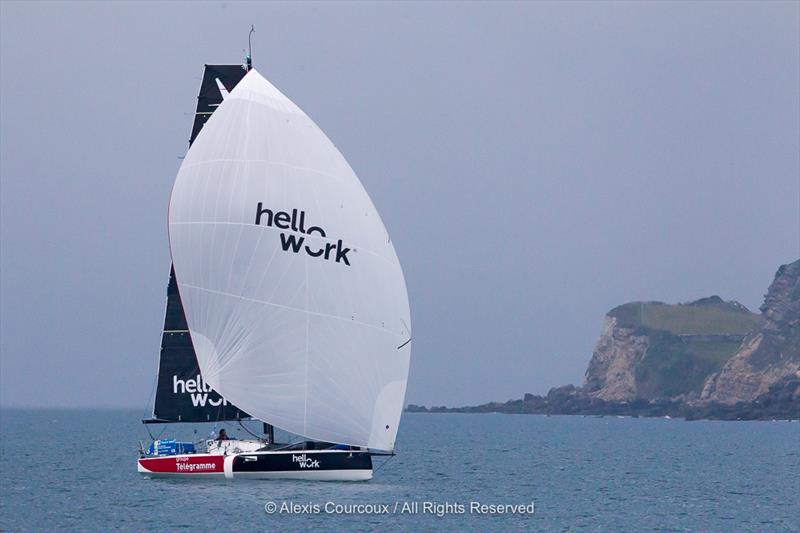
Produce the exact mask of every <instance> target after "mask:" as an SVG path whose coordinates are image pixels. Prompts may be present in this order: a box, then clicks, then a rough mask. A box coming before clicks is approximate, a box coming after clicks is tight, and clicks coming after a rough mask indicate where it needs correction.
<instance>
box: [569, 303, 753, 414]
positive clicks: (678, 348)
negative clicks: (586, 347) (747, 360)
mask: <svg viewBox="0 0 800 533" xmlns="http://www.w3.org/2000/svg"><path fill="white" fill-rule="evenodd" d="M757 322H758V315H756V314H754V313H751V312H750V311H749V310H748V309H747V308H746V307H744V306H743V305H741V304H740V303H738V302H733V301H731V302H726V301H724V300H722V298H720V297H719V296H710V297H708V298H702V299H700V300H696V301H694V302H690V303H686V304H678V305H670V304H665V303H663V302H631V303H628V304H624V305H621V306H619V307H616V308H614V309H612V310H611V311H609V312H608V314H607V315H606V317H605V322H604V325H603V332H602V334H601V335H600V339H599V340H598V342H597V345H596V346H595V349H594V352H593V354H592V359H591V361H590V362H589V367H588V369H587V370H586V378H585V381H584V386H583V392H585V393H587V394H589V395H591V396H593V397H595V398H599V399H602V400H605V401H610V402H620V401H632V400H635V399H658V398H672V399H675V398H679V399H682V400H688V399H694V398H697V397H698V396H699V395H700V392H701V391H702V388H703V384H704V383H705V381H706V379H707V378H708V377H709V376H710V375H712V374H713V373H715V372H717V371H719V370H720V369H721V368H722V366H723V365H724V364H725V362H726V361H728V359H729V358H730V357H732V356H733V354H734V353H736V350H737V348H738V347H739V345H740V343H741V342H742V340H743V339H744V337H745V335H746V334H747V333H748V332H749V331H750V330H751V329H752V328H753V327H755V325H756V324H757Z"/></svg>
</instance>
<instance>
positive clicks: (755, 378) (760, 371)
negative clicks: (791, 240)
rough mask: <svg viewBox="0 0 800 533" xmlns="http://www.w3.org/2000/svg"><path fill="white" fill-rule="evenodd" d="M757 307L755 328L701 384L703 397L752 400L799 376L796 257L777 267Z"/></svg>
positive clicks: (722, 400) (799, 263)
mask: <svg viewBox="0 0 800 533" xmlns="http://www.w3.org/2000/svg"><path fill="white" fill-rule="evenodd" d="M760 310H761V316H762V320H761V323H760V324H759V326H758V327H757V328H756V329H755V330H753V331H752V332H751V333H750V334H749V335H747V337H746V338H745V339H744V341H743V342H742V345H741V347H740V348H739V350H738V351H737V352H736V354H734V356H733V357H732V358H731V359H730V360H729V361H728V362H727V363H725V365H724V366H723V367H722V368H721V369H720V371H719V372H716V373H715V374H714V375H712V376H711V377H710V378H709V379H708V381H707V382H706V384H705V387H704V388H703V393H702V398H703V399H704V400H709V401H714V402H720V403H727V404H731V403H736V402H740V401H752V400H755V399H756V398H758V397H759V396H761V395H764V394H766V393H767V392H769V391H770V389H771V388H773V389H774V388H775V387H773V385H778V386H782V385H781V384H782V383H785V382H789V381H792V380H797V379H800V259H799V260H797V261H795V262H794V263H790V264H788V265H783V266H781V267H780V268H779V269H778V272H777V273H776V274H775V280H774V281H773V282H772V284H771V285H770V286H769V289H768V290H767V295H766V297H765V298H764V304H763V305H762V306H761V308H760Z"/></svg>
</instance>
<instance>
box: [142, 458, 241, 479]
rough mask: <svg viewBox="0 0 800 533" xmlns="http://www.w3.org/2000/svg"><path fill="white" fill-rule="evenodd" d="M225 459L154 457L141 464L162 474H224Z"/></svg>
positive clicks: (143, 460) (144, 460)
mask: <svg viewBox="0 0 800 533" xmlns="http://www.w3.org/2000/svg"><path fill="white" fill-rule="evenodd" d="M224 461H225V457H224V456H222V455H206V456H200V457H154V458H152V459H139V464H141V465H142V467H144V468H146V469H147V470H149V471H150V472H157V473H160V474H208V473H220V474H222V473H224V471H225V470H224Z"/></svg>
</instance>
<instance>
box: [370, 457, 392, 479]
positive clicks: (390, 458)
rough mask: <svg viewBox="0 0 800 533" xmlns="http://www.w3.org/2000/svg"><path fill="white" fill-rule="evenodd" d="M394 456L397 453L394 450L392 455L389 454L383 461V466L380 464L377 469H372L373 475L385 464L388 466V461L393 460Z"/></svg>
mask: <svg viewBox="0 0 800 533" xmlns="http://www.w3.org/2000/svg"><path fill="white" fill-rule="evenodd" d="M394 456H395V453H394V452H392V454H391V455H390V456H389V457H388V458H387V459H386V460H385V461H384V462H383V463H381V466H379V467H378V468H376V469H374V470H373V471H372V475H373V476H374V475H375V474H377V473H378V470H380V469H381V468H383V467H384V466H386V463H388V462H389V461H391V460H392V459H394Z"/></svg>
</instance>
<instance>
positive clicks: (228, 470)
mask: <svg viewBox="0 0 800 533" xmlns="http://www.w3.org/2000/svg"><path fill="white" fill-rule="evenodd" d="M235 460H236V456H235V455H226V456H225V460H224V462H223V463H222V471H223V472H225V479H233V462H234V461H235Z"/></svg>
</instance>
